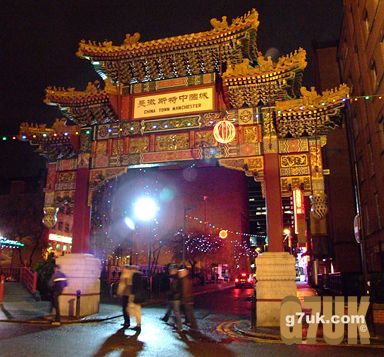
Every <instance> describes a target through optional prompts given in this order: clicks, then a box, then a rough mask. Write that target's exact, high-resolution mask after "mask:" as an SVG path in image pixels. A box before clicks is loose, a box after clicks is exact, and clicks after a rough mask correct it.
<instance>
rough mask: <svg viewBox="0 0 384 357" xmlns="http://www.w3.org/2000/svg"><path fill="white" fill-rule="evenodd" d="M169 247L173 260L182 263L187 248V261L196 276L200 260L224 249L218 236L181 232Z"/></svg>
mask: <svg viewBox="0 0 384 357" xmlns="http://www.w3.org/2000/svg"><path fill="white" fill-rule="evenodd" d="M169 245H170V248H171V249H172V251H173V259H174V260H175V261H177V262H182V260H183V246H185V247H184V250H185V251H184V252H185V260H186V261H188V262H189V263H190V264H191V266H192V275H194V272H195V266H196V263H197V262H198V261H199V259H201V258H203V257H206V256H207V255H212V254H215V253H217V252H218V251H219V250H220V248H222V246H223V241H222V239H220V238H219V237H218V236H217V235H211V234H205V233H203V232H192V233H186V232H184V231H182V230H180V231H178V232H177V233H176V234H175V235H174V236H173V237H172V238H171V239H170V241H169Z"/></svg>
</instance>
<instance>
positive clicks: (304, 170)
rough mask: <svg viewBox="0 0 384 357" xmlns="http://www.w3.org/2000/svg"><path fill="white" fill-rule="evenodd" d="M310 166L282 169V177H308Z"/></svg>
mask: <svg viewBox="0 0 384 357" xmlns="http://www.w3.org/2000/svg"><path fill="white" fill-rule="evenodd" d="M310 173H311V172H310V168H309V166H304V167H281V168H280V176H281V177H283V176H307V175H310Z"/></svg>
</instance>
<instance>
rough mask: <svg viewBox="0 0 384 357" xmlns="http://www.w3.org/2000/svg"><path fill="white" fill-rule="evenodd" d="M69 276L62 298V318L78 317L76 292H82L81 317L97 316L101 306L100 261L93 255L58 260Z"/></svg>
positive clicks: (69, 256) (70, 256) (64, 257)
mask: <svg viewBox="0 0 384 357" xmlns="http://www.w3.org/2000/svg"><path fill="white" fill-rule="evenodd" d="M56 263H57V264H58V265H60V267H61V271H62V272H63V273H64V274H65V275H66V276H67V279H68V286H67V287H66V288H65V289H64V291H63V295H61V296H60V300H59V303H60V314H61V316H68V317H75V316H76V291H77V290H80V292H81V296H80V317H83V316H87V315H92V314H96V313H97V312H99V304H100V272H101V264H100V260H99V259H97V258H95V257H94V256H93V255H92V254H76V253H71V254H66V255H64V256H62V257H59V258H57V259H56Z"/></svg>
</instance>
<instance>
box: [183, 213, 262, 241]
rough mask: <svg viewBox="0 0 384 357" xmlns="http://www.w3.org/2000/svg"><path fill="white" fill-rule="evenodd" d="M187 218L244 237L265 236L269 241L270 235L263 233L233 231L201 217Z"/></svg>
mask: <svg viewBox="0 0 384 357" xmlns="http://www.w3.org/2000/svg"><path fill="white" fill-rule="evenodd" d="M185 218H188V219H189V220H192V221H195V222H198V223H199V224H202V225H206V226H207V227H209V228H211V229H214V230H218V231H226V232H228V233H231V234H235V235H239V236H243V237H256V238H265V239H266V241H268V237H267V236H266V235H263V234H253V233H243V232H238V231H233V230H230V229H228V228H224V227H221V226H218V225H217V224H212V223H210V222H204V220H202V219H201V218H199V217H194V216H190V215H185Z"/></svg>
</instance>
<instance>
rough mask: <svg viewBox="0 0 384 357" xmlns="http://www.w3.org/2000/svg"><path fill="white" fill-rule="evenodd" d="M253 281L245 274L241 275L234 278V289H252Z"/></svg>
mask: <svg viewBox="0 0 384 357" xmlns="http://www.w3.org/2000/svg"><path fill="white" fill-rule="evenodd" d="M253 287H254V279H253V278H252V276H249V275H248V274H247V273H241V274H239V275H238V276H237V277H236V278H235V288H253Z"/></svg>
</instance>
